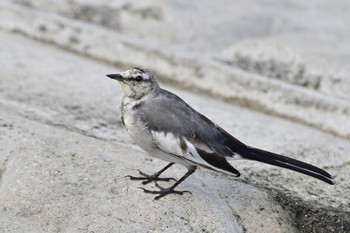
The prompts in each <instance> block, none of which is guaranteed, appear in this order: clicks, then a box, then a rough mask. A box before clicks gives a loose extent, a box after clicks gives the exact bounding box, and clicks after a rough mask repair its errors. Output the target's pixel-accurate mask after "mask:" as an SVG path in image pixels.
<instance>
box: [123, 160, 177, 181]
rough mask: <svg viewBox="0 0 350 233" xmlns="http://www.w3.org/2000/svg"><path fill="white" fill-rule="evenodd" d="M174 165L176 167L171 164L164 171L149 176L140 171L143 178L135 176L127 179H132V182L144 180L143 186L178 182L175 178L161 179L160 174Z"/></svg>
mask: <svg viewBox="0 0 350 233" xmlns="http://www.w3.org/2000/svg"><path fill="white" fill-rule="evenodd" d="M173 165H174V163H169V164H168V165H166V166H165V167H164V168H163V169H162V170H160V171H158V172H156V173H154V174H153V175H148V174H146V173H144V172H142V171H140V170H138V171H139V173H140V175H141V176H139V177H135V176H130V175H127V176H125V177H128V178H130V180H143V181H142V184H148V183H150V182H152V181H159V180H160V181H170V180H174V181H176V179H174V178H160V177H159V175H160V174H162V173H163V172H164V171H165V170H167V169H168V168H169V167H171V166H173Z"/></svg>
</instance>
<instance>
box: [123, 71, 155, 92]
mask: <svg viewBox="0 0 350 233" xmlns="http://www.w3.org/2000/svg"><path fill="white" fill-rule="evenodd" d="M120 75H121V76H122V77H123V79H122V80H120V81H119V83H120V85H121V87H122V89H123V91H124V93H125V95H126V96H128V97H130V98H134V99H140V98H141V97H143V96H144V95H147V94H149V93H151V92H153V91H155V90H158V89H159V86H158V83H157V81H156V80H155V78H154V77H153V75H152V74H151V73H150V72H149V71H147V70H143V69H139V68H132V69H129V70H126V71H123V72H122V73H120Z"/></svg>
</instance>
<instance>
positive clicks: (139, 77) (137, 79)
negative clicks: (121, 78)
mask: <svg viewBox="0 0 350 233" xmlns="http://www.w3.org/2000/svg"><path fill="white" fill-rule="evenodd" d="M135 80H136V81H137V82H141V81H142V80H143V78H142V77H141V76H140V75H139V76H136V78H135Z"/></svg>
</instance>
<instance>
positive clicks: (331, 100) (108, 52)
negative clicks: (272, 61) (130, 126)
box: [0, 1, 350, 138]
mask: <svg viewBox="0 0 350 233" xmlns="http://www.w3.org/2000/svg"><path fill="white" fill-rule="evenodd" d="M73 2H75V1H73ZM60 4H63V5H64V2H62V3H60ZM77 4H78V3H77ZM96 4H97V5H98V3H96ZM154 4H156V3H154ZM159 4H160V3H159ZM28 5H34V6H36V5H35V4H34V3H32V4H28ZM54 6H55V4H53V5H52V6H51V8H50V9H51V10H52V11H54V9H55V7H54ZM69 6H70V5H69ZM77 6H79V4H78V5H77ZM37 7H39V6H37ZM91 7H92V8H93V5H91ZM118 7H119V6H118ZM67 9H68V8H67ZM118 9H119V8H118ZM120 9H124V7H121V8H120ZM127 9H129V8H128V7H127ZM179 9H181V8H179ZM191 9H192V8H191ZM0 13H1V14H0V17H1V20H0V28H2V29H4V30H8V31H15V32H19V33H22V34H25V35H27V36H29V37H32V38H35V39H39V40H42V41H45V42H48V43H52V44H55V45H58V46H60V47H63V48H65V49H68V50H72V51H75V52H78V53H80V54H83V55H87V56H90V57H93V58H96V59H98V60H102V61H105V62H109V63H112V64H118V65H122V66H125V67H130V66H142V67H147V68H149V69H151V70H153V71H154V72H156V73H157V74H158V76H159V78H160V79H161V80H164V81H166V82H168V83H172V84H175V83H176V85H178V86H180V87H183V88H188V89H192V90H197V91H199V92H204V93H206V94H210V95H212V96H215V97H218V98H221V99H225V100H226V101H230V102H234V103H235V104H240V105H243V106H246V107H249V108H253V109H255V110H259V111H263V112H265V113H268V114H272V115H278V116H283V117H285V118H288V119H292V120H295V121H300V122H303V123H306V124H308V125H311V126H314V127H317V128H319V129H322V130H324V131H326V132H330V133H333V134H335V135H340V136H343V137H346V138H350V121H348V119H349V117H350V103H349V101H348V100H347V99H346V98H339V97H337V96H336V95H333V94H332V93H331V91H324V92H323V91H322V92H321V91H319V90H318V89H317V90H315V89H313V90H308V89H306V88H304V86H303V87H300V86H299V85H291V84H288V82H283V81H280V80H276V79H271V78H268V77H265V76H262V75H258V74H256V73H251V72H247V71H244V70H242V69H238V68H236V67H232V66H228V65H227V64H226V63H227V62H222V61H220V60H219V61H218V59H217V58H215V57H214V56H211V53H210V52H208V53H205V54H204V53H203V51H206V50H204V49H203V50H202V51H199V50H189V49H187V47H186V45H184V46H180V45H179V44H176V43H174V44H169V43H166V42H164V41H158V40H155V39H152V38H151V37H139V36H137V35H134V34H132V32H125V33H122V32H121V31H119V30H107V29H103V28H101V27H98V26H97V25H92V24H86V23H83V22H81V21H76V20H70V19H68V18H64V17H60V16H58V15H54V14H52V13H47V12H43V11H41V10H33V9H32V8H28V7H23V6H19V5H14V4H10V3H6V2H2V3H1V4H0ZM202 13H203V12H202ZM203 14H204V13H203ZM166 15H168V14H166ZM117 16H118V14H116V17H117ZM178 18H179V17H178ZM180 22H181V21H180ZM186 22H187V21H186ZM145 25H147V24H146V21H145ZM151 28H153V27H151ZM156 28H158V27H156ZM242 30H243V29H242ZM202 31H204V30H202ZM123 32H124V31H123ZM220 37H221V36H220ZM208 46H209V45H208ZM339 51H340V50H339ZM218 53H219V51H218ZM340 59H341V58H340ZM251 60H252V59H251ZM248 61H249V57H248ZM277 63H278V62H277ZM278 64H280V65H279V68H278V69H281V70H282V71H283V70H284V69H285V68H283V67H285V65H283V64H284V63H283V62H280V63H278ZM281 64H282V65H281ZM287 67H288V66H287ZM308 70H309V69H308ZM287 72H288V70H287ZM272 73H273V72H272ZM280 73H285V72H284V71H283V72H280ZM296 76H298V75H296ZM293 77H294V76H293ZM310 77H311V76H310ZM310 77H309V76H307V80H304V79H301V83H305V82H306V83H310V84H311V86H317V85H318V83H319V81H317V80H318V76H317V75H316V76H315V77H316V78H315V80H314V81H313V80H310ZM312 77H313V76H312ZM334 77H338V76H334ZM342 77H345V76H342ZM287 79H288V78H287ZM281 80H286V78H281ZM320 80H321V81H320V82H321V83H320V86H321V87H322V88H320V90H321V89H322V90H326V89H327V85H324V84H325V83H326V81H324V79H323V78H322V79H320ZM298 82H300V80H294V81H293V83H298ZM328 83H330V82H328ZM346 83H347V81H344V82H341V83H340V84H337V85H336V86H332V87H328V89H329V90H338V89H339V88H341V89H342V90H343V91H346V90H347V89H348V87H347V85H346ZM339 90H340V89H339ZM346 93H347V92H346ZM346 93H345V94H346ZM345 94H344V95H345ZM341 95H342V96H343V94H341Z"/></svg>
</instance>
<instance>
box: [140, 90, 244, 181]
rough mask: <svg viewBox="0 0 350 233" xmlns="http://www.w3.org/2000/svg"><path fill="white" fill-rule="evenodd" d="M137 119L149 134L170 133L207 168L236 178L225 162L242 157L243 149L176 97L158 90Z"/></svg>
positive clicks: (240, 143)
mask: <svg viewBox="0 0 350 233" xmlns="http://www.w3.org/2000/svg"><path fill="white" fill-rule="evenodd" d="M139 107H140V111H139V112H140V117H141V119H142V120H143V122H145V123H147V126H148V128H149V129H150V130H151V131H157V132H164V133H169V132H170V133H172V134H173V135H174V136H175V137H178V138H185V139H186V140H188V141H189V142H191V143H192V144H193V145H194V146H195V148H196V151H197V153H198V154H199V155H200V156H201V158H202V159H203V160H205V161H206V162H207V163H209V164H210V165H212V166H214V167H217V168H219V169H221V170H224V171H228V172H230V173H233V174H235V175H237V176H239V172H238V171H237V170H236V169H234V168H233V167H232V166H231V165H230V164H229V163H228V162H227V161H226V158H234V156H235V155H237V154H240V153H244V151H245V148H247V146H246V145H245V144H243V143H242V142H240V141H238V140H237V139H235V138H234V137H232V136H231V135H230V134H228V133H227V132H226V131H224V130H223V129H222V128H220V127H219V126H218V125H216V124H214V123H213V122H212V121H210V120H209V119H208V118H206V117H205V116H203V115H202V114H200V113H199V112H197V111H196V110H194V109H193V108H191V107H190V106H189V105H188V104H186V103H185V102H184V101H183V100H182V99H181V98H179V97H178V96H176V95H174V94H172V93H170V92H168V91H166V90H161V93H160V94H159V95H158V96H157V98H154V99H153V100H152V101H151V102H150V103H147V105H146V104H141V105H140V106H139Z"/></svg>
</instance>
